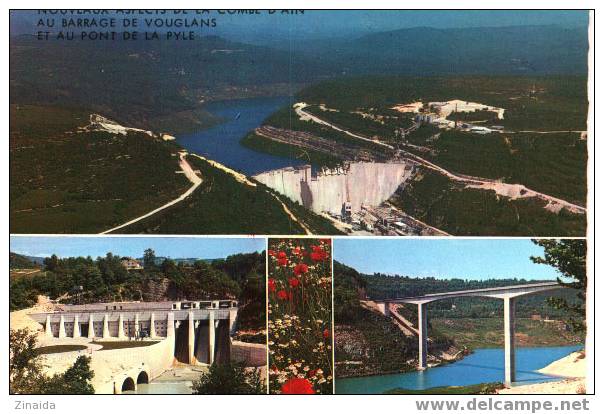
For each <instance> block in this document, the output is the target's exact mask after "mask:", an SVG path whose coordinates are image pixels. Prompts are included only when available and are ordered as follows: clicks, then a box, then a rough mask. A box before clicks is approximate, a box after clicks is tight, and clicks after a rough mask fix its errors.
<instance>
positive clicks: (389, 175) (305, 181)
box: [254, 161, 415, 216]
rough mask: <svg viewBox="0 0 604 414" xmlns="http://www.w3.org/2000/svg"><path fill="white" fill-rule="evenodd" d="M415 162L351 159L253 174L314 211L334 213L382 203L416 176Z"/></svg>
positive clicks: (353, 211)
mask: <svg viewBox="0 0 604 414" xmlns="http://www.w3.org/2000/svg"><path fill="white" fill-rule="evenodd" d="M414 171H415V164H414V163H410V162H404V161H400V162H397V163H377V162H351V163H348V164H345V165H343V166H342V167H338V168H335V169H323V170H322V171H319V172H318V173H317V174H316V175H313V173H312V169H311V166H310V165H305V166H302V167H298V168H294V167H287V168H283V169H279V170H273V171H268V172H265V173H261V174H258V175H256V176H254V178H255V179H256V180H258V181H259V182H261V183H262V184H264V185H266V186H268V187H270V188H272V189H273V190H275V191H277V192H278V193H280V194H283V195H284V196H286V197H288V198H290V199H291V200H293V201H296V202H298V203H300V204H301V205H303V206H304V207H306V208H308V209H310V210H312V211H314V212H315V213H329V214H331V215H340V216H344V215H345V210H348V213H352V214H354V213H356V212H358V211H360V210H361V207H362V206H374V207H375V206H379V205H380V204H382V203H383V202H384V201H386V200H388V199H389V198H390V197H391V196H392V195H393V194H394V193H395V191H396V190H397V189H398V188H399V186H400V185H401V184H403V183H404V182H406V181H407V180H409V179H410V178H411V177H413V174H414Z"/></svg>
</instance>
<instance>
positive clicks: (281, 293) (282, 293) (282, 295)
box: [277, 289, 289, 300]
mask: <svg viewBox="0 0 604 414" xmlns="http://www.w3.org/2000/svg"><path fill="white" fill-rule="evenodd" d="M277 297H278V298H279V299H281V300H287V299H289V295H288V294H287V292H286V291H284V290H283V289H282V290H280V291H279V292H277Z"/></svg>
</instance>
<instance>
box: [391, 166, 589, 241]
mask: <svg viewBox="0 0 604 414" xmlns="http://www.w3.org/2000/svg"><path fill="white" fill-rule="evenodd" d="M390 201H391V202H392V203H393V204H394V205H396V206H398V207H400V208H401V209H403V210H404V211H405V212H406V213H408V214H410V215H411V216H413V217H415V218H417V219H419V220H422V221H424V222H426V223H428V224H430V225H432V226H434V227H437V228H439V229H442V230H444V231H446V232H447V233H450V234H453V235H456V236H493V235H498V236H542V237H545V236H552V237H557V236H558V237H559V236H577V237H582V236H585V231H586V225H587V223H586V218H585V216H584V215H580V214H573V213H569V212H567V211H566V210H562V211H560V212H559V213H558V214H556V213H552V212H549V211H547V210H545V209H544V208H543V206H544V205H545V202H543V201H540V200H535V199H519V200H509V199H506V198H501V197H498V196H497V195H496V194H495V192H493V191H483V190H477V189H464V188H462V187H460V186H457V185H455V184H454V183H451V182H450V181H449V180H448V179H447V178H446V177H444V176H442V175H440V174H438V173H434V172H423V174H422V175H421V176H418V177H417V178H416V180H414V181H412V182H410V183H409V184H407V185H406V186H405V188H402V189H399V190H398V192H397V193H396V194H395V195H394V196H393V197H392V198H391V200H390Z"/></svg>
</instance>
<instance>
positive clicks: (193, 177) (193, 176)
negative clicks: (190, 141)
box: [100, 151, 203, 234]
mask: <svg viewBox="0 0 604 414" xmlns="http://www.w3.org/2000/svg"><path fill="white" fill-rule="evenodd" d="M186 157H187V153H186V152H184V151H182V152H180V169H181V170H182V172H183V173H184V175H185V177H187V178H188V179H189V181H190V182H191V184H192V185H191V187H189V189H188V190H187V191H185V192H184V193H182V194H181V195H180V196H179V197H177V198H175V199H174V200H172V201H170V202H168V203H166V204H164V205H163V206H161V207H158V208H156V209H155V210H153V211H150V212H148V213H146V214H143V215H142V216H139V217H137V218H135V219H132V220H130V221H128V222H126V223H124V224H120V225H119V226H117V227H113V228H111V229H109V230H105V231H104V232H102V233H100V234H109V233H113V232H114V231H117V230H120V229H123V228H124V227H128V226H130V225H131V224H134V223H137V222H139V221H141V220H144V219H146V218H148V217H151V216H152V215H154V214H157V213H159V212H160V211H162V210H165V209H167V208H168V207H172V206H173V205H175V204H178V203H180V202H181V201H183V200H185V199H186V198H187V197H189V196H190V195H191V194H193V192H194V191H195V190H197V188H198V187H199V186H200V185H201V183H202V182H203V180H202V179H201V177H200V176H198V175H197V173H196V172H195V171H194V170H193V168H192V167H191V165H190V164H189V163H188V162H187V159H186Z"/></svg>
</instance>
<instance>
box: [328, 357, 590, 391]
mask: <svg viewBox="0 0 604 414" xmlns="http://www.w3.org/2000/svg"><path fill="white" fill-rule="evenodd" d="M582 348H583V345H574V346H560V347H540V348H516V381H517V383H519V384H522V383H530V382H545V381H550V380H554V379H556V377H551V376H547V375H543V374H540V373H538V372H537V370H539V369H541V368H544V367H546V366H547V365H549V364H551V363H552V362H554V361H556V360H558V359H560V358H563V357H565V356H567V355H569V354H570V353H572V352H574V351H577V350H579V349H582ZM484 382H503V349H502V348H494V349H476V350H474V352H473V353H472V354H470V355H468V356H467V357H465V358H464V359H462V360H460V361H457V362H453V363H451V364H447V365H443V366H439V367H434V368H428V369H426V370H425V371H414V372H407V373H403V374H389V375H374V376H370V377H357V378H342V379H337V378H336V381H335V384H336V394H382V393H384V392H386V391H389V390H392V389H394V388H405V389H412V390H425V389H428V388H433V387H445V386H460V385H472V384H480V383H484Z"/></svg>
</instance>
